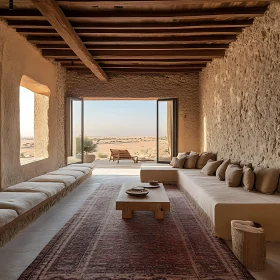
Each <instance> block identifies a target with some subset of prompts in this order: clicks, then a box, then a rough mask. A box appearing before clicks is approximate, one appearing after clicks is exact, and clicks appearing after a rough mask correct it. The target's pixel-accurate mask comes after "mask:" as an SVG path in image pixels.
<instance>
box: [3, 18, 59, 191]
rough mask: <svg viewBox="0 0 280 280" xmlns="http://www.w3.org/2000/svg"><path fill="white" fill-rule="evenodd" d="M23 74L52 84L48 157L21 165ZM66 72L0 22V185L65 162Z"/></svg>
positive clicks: (41, 172) (28, 177)
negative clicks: (20, 113)
mask: <svg viewBox="0 0 280 280" xmlns="http://www.w3.org/2000/svg"><path fill="white" fill-rule="evenodd" d="M23 75H26V76H28V77H30V78H32V79H34V80H35V81H37V82H38V83H41V84H43V85H46V86H48V87H49V89H50V91H51V93H50V102H49V110H48V119H49V121H48V126H49V147H48V154H49V158H47V159H44V160H41V161H37V162H34V163H30V164H26V165H23V166H21V165H20V157H19V155H20V127H19V85H20V81H21V78H22V76H23ZM64 84H65V72H64V70H63V69H62V68H60V66H59V65H55V64H52V63H51V62H50V61H47V60H45V59H44V58H43V57H42V56H41V54H40V53H39V52H38V51H37V50H36V49H35V48H34V47H33V46H32V45H31V44H29V43H28V42H27V41H26V39H25V38H23V37H22V36H20V35H19V34H17V33H16V32H15V31H14V30H13V29H11V28H10V27H8V26H7V25H6V24H5V23H3V22H0V94H1V96H0V97H1V112H0V113H1V120H0V123H1V139H0V140H1V142H0V143H1V149H0V152H1V188H2V189H3V188H6V187H7V186H10V185H13V184H16V183H18V182H22V181H25V180H28V179H30V178H32V177H35V176H38V175H41V174H43V173H46V172H49V171H51V170H54V169H56V168H58V167H60V166H63V165H64V164H65V159H64V157H65V151H64V91H65V87H64Z"/></svg>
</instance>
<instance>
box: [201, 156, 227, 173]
mask: <svg viewBox="0 0 280 280" xmlns="http://www.w3.org/2000/svg"><path fill="white" fill-rule="evenodd" d="M222 162H223V161H222V160H218V161H214V160H212V159H209V160H208V161H207V163H206V164H205V165H204V167H203V168H202V169H201V171H200V172H201V173H202V174H205V175H208V176H214V175H215V172H216V170H217V168H218V167H219V166H220V165H221V164H222Z"/></svg>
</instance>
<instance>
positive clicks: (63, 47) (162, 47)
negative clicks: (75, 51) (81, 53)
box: [37, 44, 228, 51]
mask: <svg viewBox="0 0 280 280" xmlns="http://www.w3.org/2000/svg"><path fill="white" fill-rule="evenodd" d="M37 48H39V49H44V50H70V48H69V47H68V46H67V45H65V44H37ZM227 48H228V44H193V45H184V44H178V45H90V46H88V47H87V49H88V50H90V51H91V50H92V51H93V50H98V51H99V50H111V51H112V50H224V49H227Z"/></svg>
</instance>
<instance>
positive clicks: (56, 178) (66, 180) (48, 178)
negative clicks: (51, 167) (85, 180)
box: [28, 174, 76, 187]
mask: <svg viewBox="0 0 280 280" xmlns="http://www.w3.org/2000/svg"><path fill="white" fill-rule="evenodd" d="M75 181H76V179H75V178H74V177H73V176H66V175H48V174H45V175H41V176H38V177H35V178H32V179H30V180H29V181H28V182H56V183H63V184H64V185H65V186H66V187H69V186H70V185H72V184H73V183H74V182H75Z"/></svg>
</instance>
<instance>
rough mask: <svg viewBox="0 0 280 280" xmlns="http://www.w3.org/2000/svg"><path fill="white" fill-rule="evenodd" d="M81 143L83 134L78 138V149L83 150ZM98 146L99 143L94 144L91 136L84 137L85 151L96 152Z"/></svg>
mask: <svg viewBox="0 0 280 280" xmlns="http://www.w3.org/2000/svg"><path fill="white" fill-rule="evenodd" d="M81 144H82V143H81V136H79V137H78V138H76V145H77V151H81ZM96 148H97V144H94V143H93V141H92V140H91V139H90V138H88V137H84V153H86V154H88V153H92V152H96Z"/></svg>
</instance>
